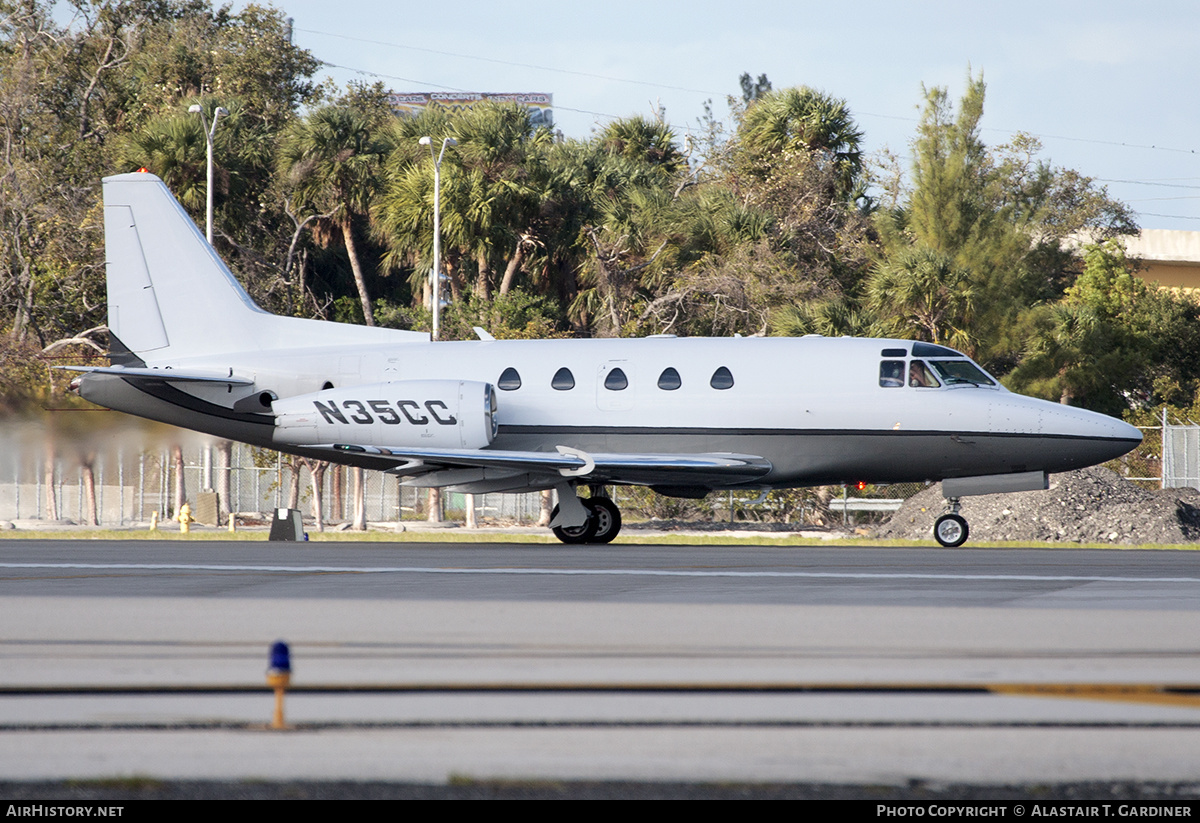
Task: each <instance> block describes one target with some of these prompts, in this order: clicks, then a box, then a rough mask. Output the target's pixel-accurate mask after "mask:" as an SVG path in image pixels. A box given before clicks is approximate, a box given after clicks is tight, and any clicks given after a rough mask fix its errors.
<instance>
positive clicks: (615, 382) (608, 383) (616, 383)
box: [604, 369, 629, 391]
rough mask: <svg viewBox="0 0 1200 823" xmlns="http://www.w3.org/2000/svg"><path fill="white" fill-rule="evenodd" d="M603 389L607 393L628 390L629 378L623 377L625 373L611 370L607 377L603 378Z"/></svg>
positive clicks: (619, 370)
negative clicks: (606, 390)
mask: <svg viewBox="0 0 1200 823" xmlns="http://www.w3.org/2000/svg"><path fill="white" fill-rule="evenodd" d="M604 388H606V389H608V390H609V391H621V390H623V389H627V388H629V378H628V377H626V376H625V372H624V371H622V370H621V369H613V370H612V371H610V372H609V373H608V377H606V378H604Z"/></svg>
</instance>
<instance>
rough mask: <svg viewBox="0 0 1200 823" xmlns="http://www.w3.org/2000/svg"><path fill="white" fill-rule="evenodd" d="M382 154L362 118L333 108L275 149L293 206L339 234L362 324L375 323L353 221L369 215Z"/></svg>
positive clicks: (301, 123) (300, 124)
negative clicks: (316, 215)
mask: <svg viewBox="0 0 1200 823" xmlns="http://www.w3.org/2000/svg"><path fill="white" fill-rule="evenodd" d="M387 150H388V146H387V144H386V143H385V142H384V141H383V140H382V139H381V138H380V136H379V134H378V132H377V129H376V128H375V127H374V124H373V123H372V121H371V120H370V119H369V118H368V117H366V116H365V115H364V114H363V113H361V112H359V111H356V110H354V109H351V108H348V107H345V106H336V105H330V106H323V107H322V108H319V109H316V110H315V111H312V112H310V113H309V114H308V115H307V116H306V117H304V118H302V119H300V120H297V121H296V122H295V123H294V124H293V125H292V126H291V127H290V128H289V129H288V130H287V131H286V132H285V133H284V135H283V138H282V140H281V142H280V147H279V166H280V171H281V172H282V173H283V174H285V175H286V176H287V178H288V182H289V183H290V185H291V186H292V188H293V190H294V191H295V194H296V198H297V200H298V205H301V204H302V205H303V206H306V207H308V208H310V209H311V210H313V211H317V212H321V213H324V214H326V215H328V216H327V217H326V218H324V219H323V220H319V221H317V222H318V223H319V224H320V223H323V222H328V223H330V224H331V225H332V226H333V227H334V228H335V229H338V230H340V232H341V235H342V240H343V242H344V243H345V244H346V254H347V256H348V257H349V258H350V268H351V269H352V270H353V272H354V284H355V286H356V287H357V289H358V297H359V300H360V301H361V302H362V311H363V317H364V319H365V320H366V323H367V325H368V326H374V325H375V316H374V311H373V309H372V307H371V296H370V294H369V293H368V291H367V281H366V276H365V274H364V273H363V267H362V263H361V262H360V257H359V252H358V243H357V241H356V240H355V239H354V222H355V220H356V218H357V219H361V218H363V217H365V216H367V215H368V214H370V210H371V205H372V203H373V201H374V199H375V196H376V194H377V193H378V190H379V181H380V178H381V171H382V167H383V160H384V157H385V156H386V154H387Z"/></svg>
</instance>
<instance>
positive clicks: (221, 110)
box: [188, 103, 229, 246]
mask: <svg viewBox="0 0 1200 823" xmlns="http://www.w3.org/2000/svg"><path fill="white" fill-rule="evenodd" d="M188 111H189V112H191V113H192V114H198V115H200V123H201V124H202V125H203V127H204V138H205V140H206V142H207V143H208V187H207V193H208V211H207V213H206V215H205V233H204V236H205V237H207V238H208V245H210V246H211V245H212V240H213V135H215V134H216V133H217V121H218V120H220V119H221V115H226V116H228V115H229V111H228V109H226V108H225V107H224V106H217V108H216V109H215V110H214V111H213V121H212V126H209V125H208V118H206V117H205V116H204V109H202V108H200V104H199V103H193V104H192V105H190V106H188Z"/></svg>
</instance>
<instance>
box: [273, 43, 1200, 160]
mask: <svg viewBox="0 0 1200 823" xmlns="http://www.w3.org/2000/svg"><path fill="white" fill-rule="evenodd" d="M294 30H295V31H301V32H304V33H306V34H315V35H319V36H324V37H334V38H337V39H339V40H350V41H353V42H358V43H370V44H372V45H377V46H385V47H388V48H395V49H404V50H407V51H417V52H422V53H425V54H437V55H440V56H443V57H454V58H456V59H461V60H477V61H480V62H484V63H493V64H496V65H501V66H513V67H516V68H524V69H534V70H536V71H546V72H551V73H557V74H569V75H574V76H576V77H589V78H592V79H595V80H607V81H609V82H613V83H630V84H633V85H638V86H647V87H650V88H656V89H668V90H671V91H683V92H690V93H693V94H706V95H709V96H711V97H718V98H719V97H726V96H728V95H727V94H724V93H722V92H717V91H712V90H710V89H694V88H689V87H687V86H673V85H670V84H667V83H655V82H652V81H649V80H631V79H629V78H626V77H613V76H611V75H606V74H595V73H593V72H586V71H576V70H574V69H564V68H556V67H554V66H541V65H537V64H536V63H518V62H516V61H512V60H500V59H497V58H494V57H482V56H480V55H477V54H462V53H459V52H452V51H443V50H440V49H430V48H424V47H422V46H410V45H407V44H405V43H392V42H389V41H386V40H372V39H370V38H367V37H354V36H352V35H348V34H334V33H332V32H327V31H317V30H315V29H303V28H295V29H294ZM325 65H327V66H331V67H333V68H340V69H345V70H346V71H353V72H358V73H359V74H367V75H372V76H375V77H386V78H388V79H393V80H402V81H404V82H406V83H417V84H418V85H424V86H431V87H433V88H443V89H448V90H451V91H461V92H467V91H468V90H467V89H457V88H453V87H451V86H440V85H438V84H436V83H427V82H423V81H419V80H411V79H408V78H404V77H396V76H393V75H388V74H381V73H379V72H373V71H367V70H366V69H355V68H351V67H350V66H339V65H337V64H335V63H325ZM555 108H556V109H562V110H563V111H573V112H578V113H580V114H591V115H595V116H598V117H609V118H613V119H616V118H617V115H614V114H607V113H605V112H597V111H589V110H587V109H572V108H568V107H566V106H555ZM856 116H858V117H878V118H882V119H885V120H903V121H906V122H910V123H917V122H920V120H919V118H916V117H909V116H904V115H896V114H879V113H877V112H868V111H858V112H856ZM982 130H983V131H989V132H999V133H1001V134H1007V135H1012V134H1017V133H1024V134H1028V135H1030V136H1032V137H1037V138H1039V139H1046V140H1068V141H1070V142H1074V143H1091V144H1094V145H1101V146H1117V147H1120V148H1127V149H1147V150H1151V151H1166V152H1172V153H1175V154H1192V155H1196V154H1200V150H1197V149H1181V148H1174V147H1170V146H1158V145H1153V144H1144V143H1127V142H1124V141H1120V140H1100V139H1098V138H1094V137H1068V136H1066V135H1061V134H1046V133H1044V132H1030V131H1025V130H1023V129H1005V128H999V127H984V128H983V129H982ZM1111 182H1117V181H1111Z"/></svg>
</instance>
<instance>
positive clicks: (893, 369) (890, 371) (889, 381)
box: [879, 360, 904, 389]
mask: <svg viewBox="0 0 1200 823" xmlns="http://www.w3.org/2000/svg"><path fill="white" fill-rule="evenodd" d="M879 385H881V386H883V387H884V388H888V389H892V388H897V387H899V386H903V385H904V361H903V360H884V361H883V362H881V363H880V364H879Z"/></svg>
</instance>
